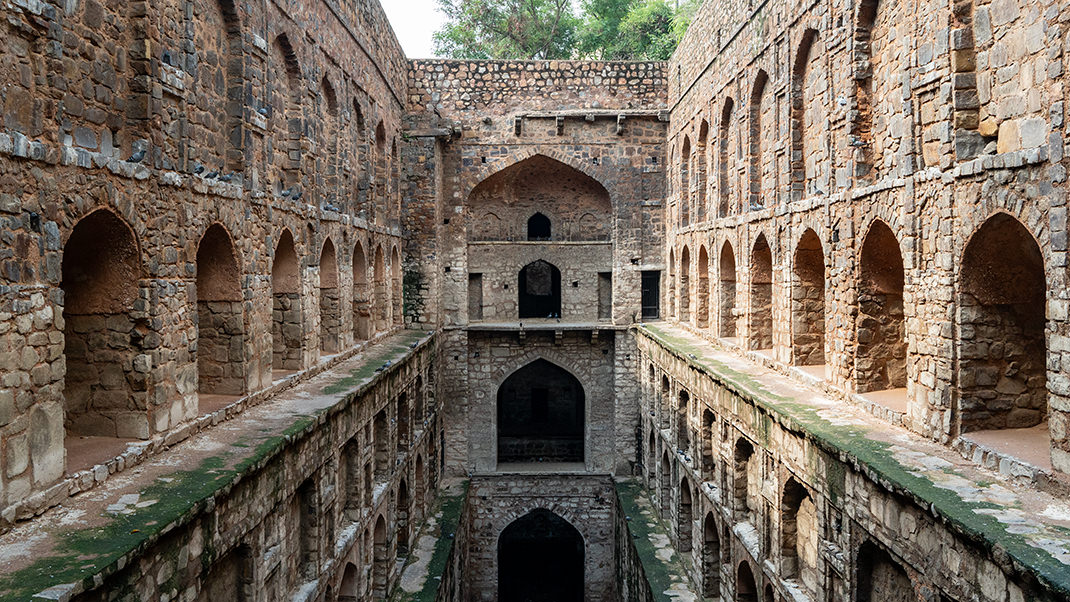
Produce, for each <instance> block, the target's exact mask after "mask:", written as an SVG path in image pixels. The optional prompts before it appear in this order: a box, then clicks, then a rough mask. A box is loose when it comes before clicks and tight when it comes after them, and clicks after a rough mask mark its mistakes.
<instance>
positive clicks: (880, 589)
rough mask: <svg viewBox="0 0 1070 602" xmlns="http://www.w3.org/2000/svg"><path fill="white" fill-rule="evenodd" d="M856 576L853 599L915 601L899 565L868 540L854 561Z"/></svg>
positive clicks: (877, 601) (880, 601) (870, 601)
mask: <svg viewBox="0 0 1070 602" xmlns="http://www.w3.org/2000/svg"><path fill="white" fill-rule="evenodd" d="M855 566H856V567H857V571H858V573H857V577H856V580H855V583H857V584H858V585H857V586H856V588H857V589H856V591H855V600H857V601H858V602H883V601H885V600H895V601H897V602H898V601H900V600H902V601H904V602H908V601H912V600H917V599H918V597H917V594H916V593H915V590H914V583H913V581H912V580H911V578H910V576H909V575H908V574H907V572H906V570H905V569H904V568H903V565H902V564H901V563H899V562H898V561H897V560H895V559H894V558H892V556H891V555H890V554H889V553H888V552H886V551H885V550H884V549H883V548H881V547H879V546H877V545H876V544H874V543H873V542H871V541H866V542H865V543H863V544H862V545H861V546H860V547H859V548H858V556H857V558H856V561H855Z"/></svg>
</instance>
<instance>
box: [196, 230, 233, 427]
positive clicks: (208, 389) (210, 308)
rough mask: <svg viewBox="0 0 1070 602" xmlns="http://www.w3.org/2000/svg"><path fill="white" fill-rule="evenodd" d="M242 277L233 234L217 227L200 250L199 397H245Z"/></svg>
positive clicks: (207, 403)
mask: <svg viewBox="0 0 1070 602" xmlns="http://www.w3.org/2000/svg"><path fill="white" fill-rule="evenodd" d="M240 279H241V272H240V270H239V268H238V262H237V259H236V258H235V255H234V245H233V244H232V242H231V239H230V235H229V234H228V233H227V231H226V230H225V229H224V228H223V226H220V225H219V224H213V225H212V226H210V227H209V228H208V230H206V231H205V233H204V236H203V237H201V242H200V245H198V247H197V296H196V301H197V392H198V393H199V394H200V410H201V411H202V412H204V411H209V410H211V409H213V406H212V403H211V401H213V400H209V399H206V398H205V396H209V395H226V396H234V395H241V394H243V393H245V341H244V338H245V336H244V335H245V321H244V318H243V315H242V290H241V280H240Z"/></svg>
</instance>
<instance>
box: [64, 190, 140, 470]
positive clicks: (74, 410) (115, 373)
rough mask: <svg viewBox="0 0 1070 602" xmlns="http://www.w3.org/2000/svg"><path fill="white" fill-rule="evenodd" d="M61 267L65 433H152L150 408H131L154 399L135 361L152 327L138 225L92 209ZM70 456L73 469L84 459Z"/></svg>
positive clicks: (69, 242)
mask: <svg viewBox="0 0 1070 602" xmlns="http://www.w3.org/2000/svg"><path fill="white" fill-rule="evenodd" d="M61 269H62V274H63V280H62V283H61V285H60V286H61V287H62V289H63V321H64V329H63V337H64V347H63V353H64V356H65V357H64V359H65V361H66V366H67V372H66V376H65V380H64V391H63V395H64V400H65V407H64V410H65V412H66V427H67V432H68V433H69V434H72V435H81V436H103V437H140V438H147V437H148V436H149V435H150V431H151V429H152V425H151V423H150V420H149V414H148V412H147V411H145V410H131V408H147V407H150V406H151V404H149V402H148V396H149V392H148V390H147V387H148V383H147V381H146V379H145V378H144V375H137V374H134V373H133V369H132V368H131V367H132V366H133V364H134V358H135V356H137V355H138V354H140V353H141V345H142V339H143V338H144V336H145V335H146V334H147V332H148V331H147V327H148V324H147V320H146V319H145V317H144V316H138V315H136V312H135V310H134V302H135V301H136V300H137V298H138V281H139V280H140V279H141V277H142V273H141V260H140V257H139V252H138V244H137V240H136V239H135V237H134V231H133V230H132V229H131V228H130V226H128V225H127V224H126V222H124V221H123V220H121V219H120V218H119V217H118V216H117V215H115V214H114V213H112V212H111V211H109V210H107V209H99V210H97V211H94V212H93V213H90V214H89V215H87V216H86V217H84V218H82V220H81V221H79V222H78V224H77V225H76V226H75V227H74V230H73V231H72V232H71V235H70V238H68V239H67V244H66V245H65V246H64V247H63V263H62V268H61ZM139 318H140V319H139ZM96 340H101V341H108V342H109V344H108V345H101V344H96V343H94V341H96ZM135 414H136V415H135ZM86 451H87V453H88V451H89V450H86ZM69 455H80V454H69ZM68 461H69V467H70V468H71V469H72V470H74V469H75V467H76V466H79V465H80V459H79V458H78V457H68ZM83 467H84V466H83ZM57 476H58V475H57Z"/></svg>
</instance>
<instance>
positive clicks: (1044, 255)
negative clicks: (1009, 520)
mask: <svg viewBox="0 0 1070 602" xmlns="http://www.w3.org/2000/svg"><path fill="white" fill-rule="evenodd" d="M1067 19H1068V16H1067V12H1066V7H1065V6H1064V5H1061V4H1059V3H1052V2H1048V3H1040V4H1028V3H1023V2H1016V1H1011V2H993V3H988V2H958V3H954V4H953V5H948V4H940V5H937V4H933V3H926V2H914V3H906V4H904V3H891V2H862V3H861V4H858V5H851V6H840V5H835V4H830V3H825V2H780V3H767V4H759V5H752V4H745V3H724V2H720V3H706V5H705V6H704V7H703V9H702V10H701V11H700V12H699V15H698V16H697V18H696V21H695V22H694V23H693V24H692V26H691V28H690V30H689V32H688V34H687V36H686V37H685V39H684V41H683V43H682V44H681V46H680V48H679V50H678V51H677V53H676V54H675V56H674V57H673V60H672V61H671V62H670V66H669V68H668V73H669V74H670V77H669V95H670V96H669V106H670V109H671V113H672V118H671V123H670V128H669V133H668V137H669V156H670V164H669V172H670V173H669V176H668V182H669V186H670V191H669V195H668V198H667V210H666V222H667V234H666V236H667V240H668V244H667V245H666V247H665V251H664V252H665V255H666V257H667V258H668V259H667V262H668V264H669V267H668V270H667V271H668V278H667V280H666V286H665V287H664V290H665V296H664V299H663V307H664V308H665V310H666V312H665V313H667V314H668V315H671V316H673V317H674V319H678V320H679V321H680V322H682V323H687V324H690V325H691V326H693V327H694V328H695V329H696V330H697V331H701V332H703V333H704V334H705V335H706V336H709V337H710V338H718V337H723V338H726V342H727V343H728V344H730V345H738V346H739V348H740V349H743V350H768V352H766V353H763V357H764V358H766V360H767V361H773V362H775V363H776V365H778V366H781V367H782V368H784V369H787V368H788V367H790V366H793V365H796V366H798V365H823V366H825V367H824V368H823V369H812V370H808V371H807V373H808V374H809V375H811V376H816V378H818V379H819V380H822V381H823V382H824V383H825V384H826V385H827V386H828V387H831V388H832V389H834V390H836V391H839V392H840V393H842V394H845V396H850V395H853V394H856V393H863V394H865V393H872V392H874V391H889V390H892V391H895V390H901V389H905V391H901V392H894V393H893V394H892V396H893V397H895V398H896V399H899V400H900V401H898V402H897V403H895V404H891V405H885V406H882V405H881V404H879V403H877V404H873V403H872V402H869V401H865V400H863V403H867V404H869V405H872V406H874V407H875V411H877V412H879V413H882V414H884V415H888V416H890V417H892V419H893V420H895V421H900V420H901V421H903V422H904V423H905V424H907V425H908V426H909V427H910V428H911V429H912V430H914V431H915V432H917V433H920V434H923V435H925V436H928V437H931V438H933V439H935V440H939V441H943V442H955V444H956V445H963V446H964V447H963V449H965V450H966V452H967V453H970V454H972V451H973V450H974V449H976V447H975V446H973V445H972V444H968V443H962V441H963V440H962V439H960V438H959V437H960V435H962V434H964V433H966V434H968V433H969V432H971V431H975V430H986V429H997V428H1023V427H1031V426H1034V425H1037V424H1047V426H1048V428H1047V432H1048V434H1049V436H1050V439H1051V454H1050V455H1051V463H1050V465H1051V467H1049V466H1048V462H1040V463H1039V464H1037V463H1035V462H1034V463H1032V464H1030V463H1029V462H1028V461H1023V460H1020V459H1013V458H1012V459H1010V460H1009V461H1010V463H1011V464H1015V465H1017V466H1019V469H1020V470H1021V471H1022V472H1024V473H1032V474H1040V473H1046V474H1049V475H1051V474H1052V471H1053V470H1054V471H1057V472H1065V471H1067V470H1070V462H1068V458H1070V456H1068V451H1070V447H1068V446H1070V440H1068V439H1067V430H1066V428H1065V424H1066V422H1067V417H1066V406H1067V403H1066V399H1067V393H1068V392H1067V390H1066V387H1065V386H1064V385H1065V381H1066V379H1065V376H1064V375H1063V372H1064V369H1063V360H1062V357H1063V355H1064V354H1065V353H1066V344H1065V340H1066V332H1067V328H1068V325H1067V321H1066V314H1067V312H1066V304H1067V297H1066V294H1065V291H1066V283H1065V274H1064V271H1065V270H1064V269H1063V268H1064V266H1065V263H1066V257H1065V254H1066V218H1065V213H1066V212H1065V204H1066V182H1065V180H1066V167H1067V163H1066V158H1065V155H1066V153H1065V144H1066V142H1065V140H1064V131H1065V129H1066V123H1067V122H1066V116H1067V115H1066V111H1067V105H1066V102H1065V94H1066V91H1065V85H1066V84H1065V74H1064V70H1065V69H1064V60H1065V59H1064V54H1065V51H1066V49H1067V39H1068V38H1067V36H1066V35H1065V28H1066V22H1067ZM1001 216H1005V217H1009V218H1013V219H1012V220H1011V221H1007V219H1005V217H1001ZM985 226H987V229H988V230H991V232H990V233H989V234H990V235H991V236H992V238H989V236H988V235H985V236H980V233H982V231H983V230H985V229H986V228H985ZM886 232H890V233H891V237H890V238H891V239H892V240H893V241H894V242H892V243H891V244H883V243H882V244H883V247H882V248H884V249H891V250H890V251H881V252H879V253H875V254H871V253H868V252H867V251H866V248H867V247H870V246H873V245H875V244H877V243H880V242H881V240H887V238H888V237H885V236H884V234H885V233H886ZM997 239H998V240H1001V241H1002V243H1000V248H1001V249H1002V251H995V247H989V246H987V244H988V243H987V242H986V241H991V240H997ZM767 247H768V255H766V254H765V253H766V248H767ZM984 249H988V250H987V251H985V250H984ZM729 252H731V253H729ZM808 255H813V256H814V257H818V258H820V259H819V260H818V261H817V262H816V266H815V263H814V262H811V261H809V260H808V258H807V256H808ZM896 255H898V256H896ZM726 256H727V257H729V258H730V260H729V261H724V260H723V258H724V257H726ZM982 256H983V257H984V259H983V260H980V261H976V260H973V259H971V257H974V258H976V257H982ZM685 262H686V263H687V265H684V263H685ZM900 265H901V266H902V267H901V268H900V267H899V266H900ZM897 271H898V272H899V274H898V279H899V281H900V282H901V283H903V284H902V285H901V287H896V286H893V287H892V288H887V287H884V288H881V286H883V285H880V284H879V282H880V281H881V279H882V278H886V277H887V276H888V274H890V273H894V272H897ZM703 273H708V278H706V279H703V278H702V277H701V274H703ZM726 273H730V274H731V279H733V280H734V281H735V282H737V286H736V290H735V292H734V294H730V295H728V297H727V298H726V296H725V295H724V288H723V287H721V288H717V287H716V286H715V283H718V282H721V281H723V280H724V277H723V276H724V274H726ZM696 274H698V275H700V276H699V277H697V278H696ZM979 278H980V280H983V281H984V282H983V284H980V285H977V284H976V283H977V282H978V279H979ZM1023 278H1024V280H1023ZM875 282H877V283H878V284H877V285H876V286H875V285H874V283H875ZM1007 282H1017V284H1015V285H1014V286H1015V287H1016V288H1017V289H1019V290H1024V291H1026V292H1029V291H1032V290H1034V288H1031V287H1035V286H1037V285H1036V283H1037V282H1040V283H1041V284H1039V286H1040V288H1041V289H1042V290H1043V292H1042V293H1040V294H1038V295H1036V296H1035V297H1030V298H1028V299H1027V298H1024V297H1022V296H1018V297H1017V298H1008V297H1007V296H1006V295H1003V290H1004V288H1005V287H1004V284H1005V283H1007ZM767 283H768V284H767ZM1001 283H1002V284H1001ZM766 286H769V288H766ZM982 289H983V290H984V292H983V293H981V295H982V296H986V297H988V301H987V302H984V303H982V305H984V306H985V307H976V306H975V305H974V303H975V301H974V299H973V297H972V296H973V295H974V292H975V290H982ZM875 294H876V295H879V296H874V295H875ZM887 295H891V296H887ZM1001 295H1003V296H1001ZM1026 297H1029V295H1026ZM900 304H901V305H900ZM1000 306H1013V307H1012V308H1011V309H1010V311H1011V313H1010V314H1007V313H1003V314H1002V315H1003V316H1004V317H999V315H1000V311H1001V310H999V309H998V307H1000ZM696 308H703V310H700V311H699V312H696ZM706 311H708V312H709V313H708V314H706ZM1044 314H1046V316H1047V320H1046V322H1045V323H1044V324H1034V323H1032V322H1031V320H1030V318H1028V317H1027V316H1041V315H1044ZM1007 316H1011V317H1007ZM1014 316H1016V317H1014ZM726 323H727V324H728V325H729V327H728V328H726V327H725V325H726ZM733 328H735V329H736V332H735V336H734V337H733V336H732V331H733ZM736 337H738V339H737V338H736ZM1041 340H1044V342H1045V349H1044V350H1042V351H1035V350H1034V349H1033V348H1034V347H1035V346H1036V345H1038V344H1039V342H1040V341H1041ZM1000 341H1006V342H1008V345H1007V346H1006V347H1005V346H1004V345H1002V344H1001V343H1000ZM1042 364H1044V365H1046V372H1045V369H1042V368H1040V365H1042ZM978 372H980V373H981V374H983V375H984V376H983V378H982V381H981V382H980V383H975V381H974V380H973V379H972V376H970V375H972V374H974V373H978ZM977 387H981V388H983V389H984V392H983V393H981V394H978V393H977V391H978V389H977ZM994 389H995V390H994ZM1010 436H1016V435H1010ZM992 458H993V459H991V460H989V461H991V462H996V461H997V460H998V459H1000V458H1005V456H1001V455H999V454H993V456H992ZM1025 464H1029V466H1025Z"/></svg>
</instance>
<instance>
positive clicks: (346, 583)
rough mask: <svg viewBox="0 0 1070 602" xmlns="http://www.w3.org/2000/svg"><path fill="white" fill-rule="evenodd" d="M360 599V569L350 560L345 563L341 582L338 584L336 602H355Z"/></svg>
mask: <svg viewBox="0 0 1070 602" xmlns="http://www.w3.org/2000/svg"><path fill="white" fill-rule="evenodd" d="M359 599H360V569H358V568H357V565H355V564H353V563H352V562H347V563H346V569H345V572H343V573H342V584H341V585H339V586H338V602H357V600H359Z"/></svg>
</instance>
